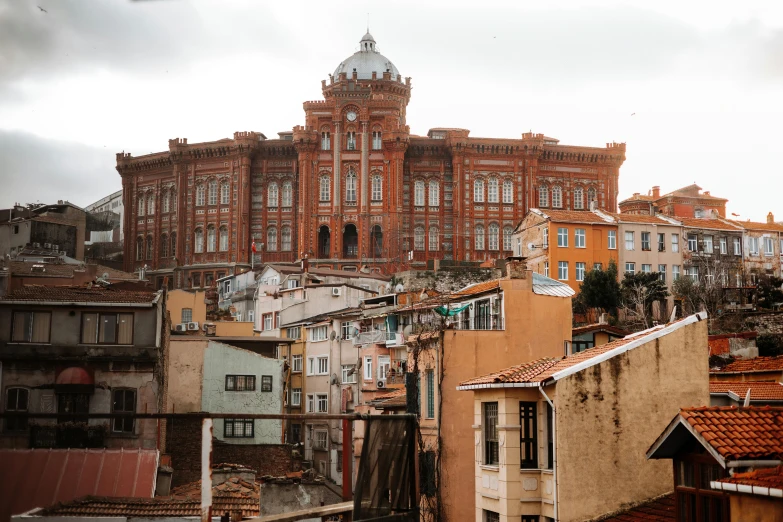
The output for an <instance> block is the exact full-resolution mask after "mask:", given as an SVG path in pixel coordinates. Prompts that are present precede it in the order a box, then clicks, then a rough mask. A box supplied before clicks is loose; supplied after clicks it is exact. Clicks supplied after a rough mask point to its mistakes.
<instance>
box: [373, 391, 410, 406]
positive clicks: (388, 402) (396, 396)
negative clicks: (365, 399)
mask: <svg viewBox="0 0 783 522" xmlns="http://www.w3.org/2000/svg"><path fill="white" fill-rule="evenodd" d="M373 405H374V406H375V407H376V408H378V409H381V410H383V409H386V408H390V409H391V408H404V407H406V406H407V405H408V396H407V392H406V389H405V388H399V389H397V390H394V391H393V392H391V393H387V394H385V395H379V396H376V397H375V399H374V400H373Z"/></svg>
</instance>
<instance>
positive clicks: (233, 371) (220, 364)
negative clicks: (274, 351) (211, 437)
mask: <svg viewBox="0 0 783 522" xmlns="http://www.w3.org/2000/svg"><path fill="white" fill-rule="evenodd" d="M226 375H254V376H255V378H256V389H255V391H246V392H244V391H243V392H238V391H226ZM262 375H271V376H272V391H271V392H262V391H261V376H262ZM282 379H283V361H282V360H277V359H270V358H268V357H264V356H262V355H257V354H255V353H253V352H250V351H248V350H242V349H241V348H234V347H233V346H228V345H225V344H222V343H218V342H215V341H210V342H209V346H208V347H207V349H206V351H205V353H204V385H203V387H202V392H201V406H202V408H203V409H204V411H208V412H211V413H282V412H283V386H282ZM223 433H224V431H223V420H222V419H215V421H214V434H215V437H217V438H218V439H220V440H224V441H226V442H228V443H231V444H280V443H281V441H282V421H281V420H260V419H257V420H256V421H255V428H254V435H255V436H254V437H252V438H225V437H224V436H223Z"/></svg>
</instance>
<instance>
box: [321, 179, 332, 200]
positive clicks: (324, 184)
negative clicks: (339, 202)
mask: <svg viewBox="0 0 783 522" xmlns="http://www.w3.org/2000/svg"><path fill="white" fill-rule="evenodd" d="M331 191H332V186H331V182H330V181H329V176H321V179H320V182H319V194H320V198H319V199H320V201H330V200H331V199H332V195H331Z"/></svg>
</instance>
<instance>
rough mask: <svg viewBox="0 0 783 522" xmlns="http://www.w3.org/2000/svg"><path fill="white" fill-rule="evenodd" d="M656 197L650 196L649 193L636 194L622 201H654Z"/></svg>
mask: <svg viewBox="0 0 783 522" xmlns="http://www.w3.org/2000/svg"><path fill="white" fill-rule="evenodd" d="M654 199H655V198H654V197H652V196H648V195H647V194H634V195H633V196H631V197H630V198H625V199H624V200H622V201H621V202H620V203H625V202H626V201H652V200H654Z"/></svg>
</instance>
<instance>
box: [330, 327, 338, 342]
mask: <svg viewBox="0 0 783 522" xmlns="http://www.w3.org/2000/svg"><path fill="white" fill-rule="evenodd" d="M336 337H337V332H335V331H334V330H332V333H331V334H329V339H331V340H332V341H334V339H335V338H336Z"/></svg>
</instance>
